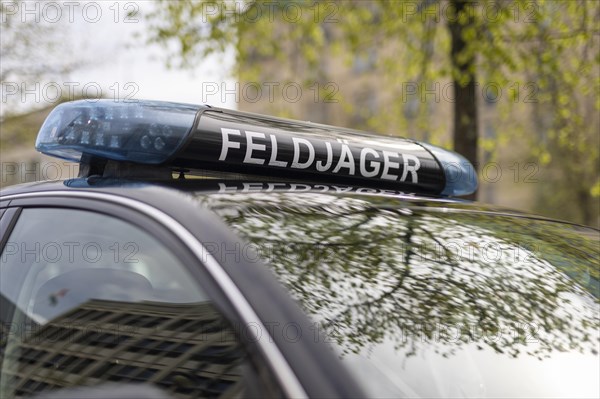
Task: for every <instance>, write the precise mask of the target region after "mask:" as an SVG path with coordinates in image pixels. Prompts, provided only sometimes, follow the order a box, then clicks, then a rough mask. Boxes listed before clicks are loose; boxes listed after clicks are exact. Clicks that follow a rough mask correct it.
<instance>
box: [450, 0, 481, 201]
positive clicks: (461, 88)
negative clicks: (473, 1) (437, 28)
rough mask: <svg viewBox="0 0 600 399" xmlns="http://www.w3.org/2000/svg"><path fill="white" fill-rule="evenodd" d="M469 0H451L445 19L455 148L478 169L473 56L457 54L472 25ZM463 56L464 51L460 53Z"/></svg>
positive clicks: (464, 44)
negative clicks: (460, 18) (449, 44)
mask: <svg viewBox="0 0 600 399" xmlns="http://www.w3.org/2000/svg"><path fill="white" fill-rule="evenodd" d="M467 4H468V0H450V5H451V7H452V8H453V9H454V10H456V15H455V16H454V17H453V18H450V19H449V20H448V28H449V29H450V36H451V38H452V48H451V50H450V59H451V62H452V67H453V69H454V70H455V71H456V72H457V74H456V75H454V82H453V83H454V98H455V101H454V127H453V141H454V151H456V152H458V153H460V154H461V155H463V156H464V157H465V158H467V160H469V162H471V163H472V164H473V166H475V169H476V170H477V169H478V166H479V165H478V156H477V154H478V131H479V129H478V123H477V97H476V95H475V92H476V80H475V56H474V55H472V56H470V57H467V58H459V57H460V56H461V53H462V52H463V50H464V49H465V47H466V45H467V43H466V41H465V40H464V38H463V31H464V30H465V29H466V28H469V27H470V26H472V25H473V23H474V21H473V13H472V12H468V10H466V6H467ZM461 13H467V15H469V17H468V18H467V19H466V23H463V24H461V23H460V22H459V21H458V16H459V15H460V14H461ZM462 57H464V55H462ZM461 76H462V77H465V76H466V77H467V78H468V81H467V83H466V84H461V81H460V77H461ZM467 198H470V199H477V192H475V193H474V194H472V195H470V196H469V197H467Z"/></svg>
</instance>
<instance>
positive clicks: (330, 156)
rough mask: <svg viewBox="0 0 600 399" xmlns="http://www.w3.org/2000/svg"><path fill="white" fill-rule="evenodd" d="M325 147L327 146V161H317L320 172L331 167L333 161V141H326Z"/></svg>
mask: <svg viewBox="0 0 600 399" xmlns="http://www.w3.org/2000/svg"><path fill="white" fill-rule="evenodd" d="M325 147H327V163H323V161H317V163H316V166H317V170H318V171H319V172H325V171H327V170H329V168H331V164H332V163H333V149H332V148H331V143H330V142H328V141H326V142H325Z"/></svg>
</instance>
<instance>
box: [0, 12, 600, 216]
mask: <svg viewBox="0 0 600 399" xmlns="http://www.w3.org/2000/svg"><path fill="white" fill-rule="evenodd" d="M16 3H20V2H16ZM151 8H152V11H151V12H147V13H144V14H143V15H140V17H143V20H144V21H145V23H146V24H145V25H144V28H145V29H147V30H148V32H144V33H145V38H147V39H148V40H147V41H144V42H143V43H142V42H138V45H140V46H142V45H147V46H156V45H158V46H159V47H161V48H162V54H163V55H164V62H165V63H166V64H168V65H169V66H171V67H172V68H184V69H191V70H194V69H195V68H197V67H198V65H199V64H200V63H201V62H202V60H203V59H206V57H207V56H209V55H213V56H214V54H219V55H222V56H223V59H224V60H225V58H227V57H228V56H229V54H231V53H234V57H235V66H234V69H233V70H232V71H231V75H232V77H233V78H234V80H235V81H236V82H237V84H236V86H235V87H236V90H237V92H238V95H239V98H238V101H236V105H237V107H238V109H240V110H245V111H251V112H259V113H267V114H274V115H278V116H283V117H292V118H299V119H306V120H311V121H314V122H321V123H329V124H336V125H340V126H348V127H353V128H358V129H365V130H369V131H372V132H375V133H380V134H388V135H398V136H405V137H410V138H414V139H418V140H426V141H429V142H432V143H434V144H437V145H441V146H444V147H446V148H450V149H455V150H457V151H459V152H461V153H462V154H464V155H465V156H467V158H468V159H469V160H471V161H472V162H473V163H475V164H476V166H477V169H478V171H479V174H480V176H479V177H480V183H481V184H480V190H479V192H478V199H479V200H481V201H484V202H490V203H495V204H501V205H505V206H510V207H515V208H519V209H523V210H527V211H533V212H535V213H539V214H542V215H546V216H550V217H556V218H560V219H566V220H570V221H574V222H578V223H584V224H588V225H593V226H600V216H599V215H600V209H599V208H600V155H599V152H600V150H599V148H600V131H599V130H600V116H599V114H600V112H598V111H599V110H600V2H598V1H595V0H589V1H588V0H567V1H542V0H477V1H462V0H406V1H382V0H373V1H331V0H329V1H315V0H310V1H308V0H307V1H279V0H264V1H263V0H255V1H223V0H219V1H193V2H190V1H169V0H163V1H160V2H157V3H155V4H153V6H152V7H151ZM2 10H4V8H3V9H2ZM2 21H3V22H2V35H0V36H1V38H0V40H2V43H1V44H2V46H1V51H2V52H1V54H0V56H1V58H2V62H1V65H0V66H1V68H0V70H1V74H0V77H1V78H2V83H3V84H4V82H6V81H11V80H12V81H14V80H21V81H28V80H35V79H41V78H42V77H46V78H47V77H48V76H59V75H64V74H68V72H69V71H70V70H72V69H74V68H79V67H82V65H83V64H82V62H83V61H82V60H78V59H77V57H75V56H74V55H73V54H72V51H71V50H70V49H69V46H68V43H69V39H68V38H65V37H64V34H63V33H64V32H62V31H61V29H60V26H59V25H56V24H55V25H54V26H48V24H46V25H44V24H36V23H31V24H29V23H27V24H18V23H14V21H11V16H8V15H3V16H2ZM146 33H147V35H146ZM144 40H145V39H144ZM92 44H93V43H92V42H90V45H92ZM224 64H226V63H225V61H224ZM83 66H84V67H85V65H83ZM157 79H160V77H157ZM214 83H217V84H218V83H219V82H214ZM218 87H219V88H220V90H221V91H223V90H224V89H223V86H222V85H219V86H218ZM226 88H227V89H228V90H230V89H231V87H230V86H227V87H226ZM298 90H300V91H301V95H300V96H298V95H297V94H298ZM201 94H202V93H199V97H198V98H199V100H198V101H197V102H202V101H200V95H201ZM203 97H204V96H203ZM2 105H3V107H4V106H5V105H6V104H4V101H3V104H2ZM46 112H47V110H41V111H36V112H34V113H33V114H32V115H27V116H22V115H8V114H6V113H5V114H4V119H3V120H2V124H1V125H0V133H1V134H0V146H1V148H0V149H1V151H2V157H3V160H6V159H7V158H9V157H10V158H11V159H12V160H15V159H18V158H19V156H20V155H19V156H12V155H13V154H20V153H19V148H21V147H22V146H23V145H24V144H26V146H28V147H31V146H32V143H33V139H32V137H34V136H35V134H36V130H37V128H35V127H32V126H33V125H35V124H37V121H38V120H39V119H40V118H41V117H43V115H45V113H46ZM7 183H10V182H8V181H5V179H4V177H3V181H2V185H6V184H7Z"/></svg>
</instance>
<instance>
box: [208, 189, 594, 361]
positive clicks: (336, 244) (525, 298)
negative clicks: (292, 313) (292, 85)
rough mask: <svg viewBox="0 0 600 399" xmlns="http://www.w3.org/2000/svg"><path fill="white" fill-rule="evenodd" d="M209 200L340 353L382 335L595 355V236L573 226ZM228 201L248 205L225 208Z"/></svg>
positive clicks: (410, 341) (401, 342)
mask: <svg viewBox="0 0 600 399" xmlns="http://www.w3.org/2000/svg"><path fill="white" fill-rule="evenodd" d="M205 201H208V202H209V203H208V205H209V206H210V207H211V208H212V209H214V210H215V211H216V212H217V213H219V214H220V215H221V216H222V217H223V218H224V219H225V220H226V222H227V223H228V224H230V225H231V226H233V227H234V228H235V229H236V230H238V231H239V232H240V233H241V234H242V235H243V236H244V237H246V238H247V239H248V240H250V241H251V242H252V243H254V244H257V246H258V247H260V251H261V252H263V255H264V256H265V257H266V258H267V261H268V262H269V263H270V264H271V265H272V267H273V268H274V269H275V271H276V274H277V276H278V277H279V278H280V279H281V280H282V281H283V282H284V283H285V285H286V286H287V287H288V288H289V289H290V290H291V292H292V294H293V295H294V296H295V297H296V298H297V299H298V300H299V301H300V302H301V304H302V305H303V306H304V308H305V309H307V310H308V311H309V312H310V313H311V314H313V315H315V316H316V317H317V318H318V319H319V320H320V322H321V324H322V325H323V326H324V327H325V328H326V329H327V330H328V332H329V334H330V335H331V336H333V337H335V339H336V340H337V342H338V343H339V344H340V346H341V347H342V348H343V349H344V350H345V351H355V352H358V351H360V350H361V349H362V348H363V347H368V346H369V345H370V344H374V343H378V342H382V341H383V340H384V339H392V340H394V341H395V342H396V343H397V346H398V347H401V348H406V349H407V351H408V353H409V354H411V353H412V354H414V353H416V351H418V350H419V345H420V344H424V343H427V345H436V346H437V347H438V350H440V351H442V353H444V354H445V355H450V354H451V353H452V352H453V351H454V350H455V349H457V348H458V347H460V346H462V345H463V344H465V343H467V342H475V343H476V344H477V345H478V346H479V347H481V348H483V347H484V346H489V347H491V348H493V349H494V350H495V351H496V352H497V353H506V354H507V355H510V356H513V357H516V356H518V355H519V354H520V353H522V352H525V353H527V354H530V355H535V356H537V357H540V358H541V357H544V356H547V355H549V353H550V352H552V351H567V350H582V351H583V350H585V351H588V350H591V351H593V352H596V351H597V346H598V342H597V341H596V338H595V331H597V330H598V328H599V327H600V322H599V311H598V300H597V298H598V292H597V291H598V269H597V265H598V252H599V251H598V241H597V237H596V238H593V239H590V238H586V237H585V236H583V235H581V234H577V233H576V232H574V231H573V229H572V227H570V226H567V225H561V224H558V223H552V222H543V221H534V220H530V219H519V218H509V217H498V216H490V215H483V214H478V215H473V214H468V213H442V212H427V211H424V210H418V209H408V208H399V207H397V205H398V203H393V202H391V201H389V200H384V201H386V202H385V204H384V203H381V204H377V203H373V202H368V201H365V200H363V199H361V198H360V197H346V198H340V197H336V196H327V195H316V194H312V195H307V196H303V195H298V194H294V195H285V194H282V195H273V194H270V195H269V196H265V195H260V194H258V195H248V196H246V197H245V198H244V199H243V201H240V197H239V195H237V196H235V195H234V196H228V195H223V196H211V198H208V199H206V200H205ZM234 202H235V203H236V204H240V203H241V204H244V205H243V206H242V205H237V209H238V211H237V212H231V208H232V205H233V204H234ZM390 204H391V205H392V206H390ZM377 205H380V206H383V207H381V208H377V207H376V206H377ZM225 209H228V210H227V211H226V210H225ZM592 294H593V295H592ZM594 296H595V297H596V298H594ZM449 330H452V331H449ZM532 341H535V342H532ZM442 345H443V346H444V348H443V349H442ZM452 348H454V349H452Z"/></svg>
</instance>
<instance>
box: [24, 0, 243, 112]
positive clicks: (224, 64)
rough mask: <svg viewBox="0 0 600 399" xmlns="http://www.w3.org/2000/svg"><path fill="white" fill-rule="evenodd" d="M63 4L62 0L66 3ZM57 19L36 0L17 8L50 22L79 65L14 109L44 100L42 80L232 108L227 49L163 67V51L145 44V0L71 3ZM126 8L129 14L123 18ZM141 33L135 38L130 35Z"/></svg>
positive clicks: (91, 91) (102, 93) (108, 94)
mask: <svg viewBox="0 0 600 399" xmlns="http://www.w3.org/2000/svg"><path fill="white" fill-rule="evenodd" d="M67 3H68V2H67ZM71 3H73V4H74V5H72V6H70V7H71V8H70V9H69V8H65V6H64V4H65V3H64V2H54V4H61V5H62V6H63V8H62V11H61V14H60V18H59V17H58V15H57V13H56V8H53V7H51V6H48V7H45V8H44V6H43V5H42V6H41V7H40V8H38V9H37V10H35V9H31V10H30V13H29V14H26V13H25V10H22V9H21V10H17V12H19V13H20V16H21V17H22V18H27V19H29V20H31V19H32V18H38V19H39V20H40V21H41V22H42V23H43V22H46V23H55V24H56V26H57V28H58V29H59V30H60V33H61V35H62V37H63V38H64V41H65V45H66V48H67V49H68V51H69V52H70V53H71V54H68V55H67V56H70V57H73V58H74V59H77V60H79V61H83V63H84V65H83V66H82V67H80V68H77V69H75V70H74V71H72V72H71V73H70V74H69V75H68V76H64V77H61V78H60V79H56V78H54V79H52V80H50V81H49V80H44V79H42V80H41V81H40V84H41V85H40V92H41V96H40V99H39V100H34V97H33V95H31V96H28V97H27V98H26V101H19V104H17V107H18V108H20V109H19V110H20V111H24V112H26V111H29V110H31V109H34V108H42V107H44V106H47V105H49V101H45V100H46V97H48V98H49V97H51V96H53V95H54V92H56V90H55V91H52V90H49V91H44V85H45V84H48V83H50V82H51V83H52V84H55V85H56V86H57V87H59V88H60V90H62V92H63V93H70V92H77V91H78V90H81V89H82V88H86V91H87V93H88V95H90V96H92V97H94V98H96V97H104V98H120V99H123V98H133V99H151V100H162V101H176V102H186V103H194V104H200V103H208V104H211V105H215V106H224V107H227V108H236V103H235V97H234V95H233V94H225V92H226V90H228V89H229V90H232V89H233V88H235V83H234V80H233V79H231V78H230V77H229V76H230V70H231V68H232V65H233V53H229V54H225V55H214V56H211V57H210V58H208V59H207V60H205V61H203V62H200V63H199V64H198V65H197V67H195V68H194V70H180V69H168V68H167V67H166V60H165V57H166V52H165V50H164V49H163V48H161V47H159V46H158V45H151V46H150V45H147V44H145V38H146V37H147V33H146V29H147V23H146V22H145V20H144V18H143V17H142V14H143V13H147V12H149V11H151V10H152V7H153V4H152V2H151V1H135V2H115V1H85V2H77V1H74V2H71ZM128 11H135V15H134V16H131V17H127V12H128ZM136 33H137V34H139V35H141V36H140V37H139V38H136V37H135V34H136Z"/></svg>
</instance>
